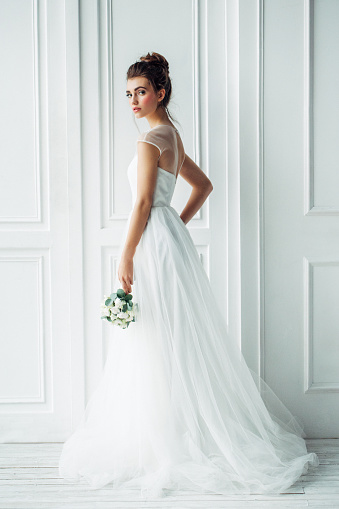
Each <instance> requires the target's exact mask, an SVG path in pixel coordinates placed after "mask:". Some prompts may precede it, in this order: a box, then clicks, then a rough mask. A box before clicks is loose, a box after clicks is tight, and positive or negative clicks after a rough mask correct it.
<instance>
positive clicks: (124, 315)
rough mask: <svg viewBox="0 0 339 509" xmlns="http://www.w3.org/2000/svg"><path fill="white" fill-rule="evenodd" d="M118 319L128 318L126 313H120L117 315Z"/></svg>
mask: <svg viewBox="0 0 339 509" xmlns="http://www.w3.org/2000/svg"><path fill="white" fill-rule="evenodd" d="M118 317H119V318H128V313H125V312H123V311H122V312H121V313H119V314H118Z"/></svg>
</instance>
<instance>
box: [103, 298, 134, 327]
mask: <svg viewBox="0 0 339 509" xmlns="http://www.w3.org/2000/svg"><path fill="white" fill-rule="evenodd" d="M136 310H137V304H136V303H135V304H133V302H132V294H131V293H125V292H124V290H123V289H122V288H119V289H118V290H117V291H116V293H111V295H110V296H109V297H108V296H107V295H104V300H103V301H102V303H101V313H102V316H101V318H102V319H106V320H107V321H108V322H111V323H112V324H113V325H117V326H118V327H120V328H121V329H127V327H128V326H129V324H130V323H131V322H135V315H136Z"/></svg>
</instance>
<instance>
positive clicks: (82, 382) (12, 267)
mask: <svg viewBox="0 0 339 509" xmlns="http://www.w3.org/2000/svg"><path fill="white" fill-rule="evenodd" d="M328 2H329V3H327V4H326V5H331V9H335V8H336V7H335V6H336V5H337V4H336V3H335V1H334V2H333V1H332V2H331V0H328ZM162 3H163V4H164V6H165V7H166V12H167V15H166V18H165V19H164V18H163V14H161V13H162V12H163V9H161V4H162ZM314 4H315V7H316V8H315V20H316V23H317V24H316V25H315V26H316V30H315V31H314V32H313V31H311V32H310V33H311V34H312V38H313V34H314V38H315V48H316V52H315V55H316V56H317V55H323V48H327V53H326V55H327V56H328V54H329V53H331V49H332V50H333V51H335V49H336V48H337V40H336V39H335V34H336V32H338V30H336V28H337V24H336V23H337V22H336V19H338V18H337V17H336V16H335V15H331V16H329V11H328V9H327V8H325V9H324V8H323V6H324V2H320V1H319V0H318V1H317V0H315V2H314ZM308 5H309V4H308V1H307V0H305V3H304V2H303V0H293V1H292V0H290V1H286V0H270V1H268V0H266V1H264V0H257V1H252V0H213V1H212V0H193V1H189V0H184V1H183V0H180V1H179V0H175V1H174V2H172V3H171V9H168V3H167V2H166V3H165V2H164V1H163V0H161V1H159V0H157V1H156V0H152V1H151V0H147V2H146V7H147V8H146V7H145V2H144V3H143V4H141V5H140V2H137V1H136V0H133V1H131V2H128V3H125V2H120V1H118V0H98V1H96V0H81V2H77V1H76V0H67V1H65V0H64V1H62V0H48V1H43V0H32V1H27V0H3V1H2V2H1V4H0V9H1V12H0V14H1V15H0V19H1V24H2V25H4V24H6V27H7V28H6V29H4V28H3V26H2V29H1V30H0V34H1V35H0V37H1V41H0V42H1V44H0V48H1V49H0V55H1V64H2V69H3V70H4V72H3V78H2V80H1V81H2V82H1V87H2V94H1V95H0V100H1V101H2V108H1V110H2V112H4V113H3V114H2V115H1V120H0V129H1V139H2V142H3V148H2V150H1V153H0V165H1V176H2V179H1V182H2V186H1V189H0V197H1V200H0V216H1V217H0V221H1V222H0V228H1V232H0V249H1V252H0V260H1V262H2V263H1V264H0V271H1V274H0V275H1V281H2V285H1V291H0V306H1V307H0V310H1V311H0V314H1V320H0V333H1V346H0V348H1V351H0V398H1V400H0V413H1V423H2V426H1V433H0V440H1V441H44V440H49V441H51V440H63V439H64V438H66V437H67V436H68V435H69V433H70V431H71V429H72V428H74V427H75V426H76V424H77V423H78V421H79V419H80V417H81V414H82V411H83V409H84V405H85V402H86V401H87V400H88V397H89V396H90V394H91V393H92V391H93V390H94V389H95V387H96V384H97V382H98V380H99V377H100V374H101V371H102V367H103V364H104V360H105V356H106V351H107V343H108V341H109V340H110V338H109V328H108V327H107V324H106V323H103V321H102V320H100V316H99V314H100V313H99V303H100V301H101V298H102V296H103V294H104V293H108V292H109V291H110V289H111V283H112V279H113V273H114V272H115V268H116V265H115V264H116V257H117V254H118V248H119V245H120V239H121V234H122V229H123V226H124V224H125V221H126V218H127V214H128V212H129V210H130V205H131V193H130V189H129V184H128V179H127V175H126V170H127V166H128V164H129V162H130V160H131V159H132V157H133V155H134V151H135V139H136V136H137V134H138V130H137V129H136V128H135V126H134V121H133V114H132V113H131V111H130V110H129V107H128V100H127V99H126V97H125V84H126V71H127V68H128V66H129V65H130V64H131V63H133V62H134V61H136V60H137V59H138V58H139V57H140V56H141V55H142V54H145V53H147V51H157V52H159V53H162V54H164V55H165V56H166V58H167V59H168V61H169V63H170V73H171V76H172V79H173V99H172V103H171V105H170V109H171V111H172V112H173V115H174V116H175V117H176V118H177V119H178V120H179V122H180V125H179V130H180V132H181V135H182V138H183V141H184V144H185V147H186V152H187V153H188V154H189V155H190V156H191V157H192V158H193V159H194V160H195V161H196V162H197V164H199V165H200V166H201V168H202V169H203V170H204V171H205V172H206V174H208V176H209V177H210V179H211V180H212V182H213V184H214V191H213V193H212V194H211V195H210V197H209V199H208V200H207V202H206V203H205V204H204V206H203V208H202V210H201V211H199V213H198V214H197V215H196V217H195V218H193V219H192V221H191V222H190V223H189V225H188V227H189V230H190V233H191V235H192V237H193V240H194V242H195V244H196V246H197V250H198V252H199V253H200V256H201V262H202V263H203V265H204V267H205V269H206V272H207V274H208V275H209V277H210V281H211V284H212V286H213V288H214V290H215V294H216V297H217V299H218V303H219V304H218V305H219V306H220V309H222V311H223V313H224V314H225V319H226V321H227V324H228V329H229V333H230V334H232V335H233V336H235V337H236V338H237V339H238V341H239V345H240V346H241V348H242V351H243V353H244V355H245V357H246V360H247V361H248V363H249V365H250V366H251V367H252V368H253V369H255V370H257V371H260V373H261V375H262V376H263V377H264V378H265V380H266V381H267V382H268V383H270V384H271V385H272V388H273V389H274V390H276V392H277V394H278V396H279V397H281V398H282V399H283V400H284V401H285V403H286V404H287V406H289V407H290V408H291V410H293V411H295V413H296V414H297V415H299V416H300V417H302V418H303V419H304V420H305V423H306V430H307V431H308V432H309V434H310V436H334V434H333V433H334V428H333V426H334V425H335V420H334V416H333V414H332V413H331V412H332V410H331V409H332V408H334V406H333V405H334V403H335V402H336V400H335V399H334V398H336V397H337V391H338V380H337V379H336V376H337V373H338V370H337V365H336V364H333V362H334V363H335V362H336V361H334V360H333V359H335V358H337V356H336V354H337V352H336V348H337V347H336V345H337V341H336V337H337V332H338V331H337V329H338V326H337V323H336V318H335V316H336V315H335V305H336V302H337V299H336V293H335V292H336V288H337V287H338V285H336V284H333V286H331V289H330V290H329V282H330V281H336V277H337V272H336V270H337V264H338V261H337V258H336V257H335V253H336V252H337V245H336V240H334V239H337V236H335V233H336V232H335V228H337V227H338V222H337V215H338V212H337V210H338V204H337V203H336V202H333V200H335V199H336V194H335V193H334V194H333V192H332V190H333V188H334V187H335V185H336V180H335V179H336V175H337V173H336V171H335V164H334V161H335V160H336V158H335V156H336V150H337V148H336V147H337V146H338V144H336V143H335V142H334V143H333V144H332V145H329V144H328V141H327V140H328V138H329V137H330V139H332V138H331V136H333V133H335V125H336V124H335V122H336V116H335V111H336V110H335V109H334V110H332V109H331V108H329V109H328V108H327V109H326V105H328V104H334V105H335V104H336V99H335V94H334V89H328V83H329V81H328V80H324V79H322V77H323V76H324V74H327V73H329V72H331V73H335V72H337V70H336V67H335V65H334V61H332V60H331V59H327V60H326V59H324V58H323V57H322V58H321V61H320V59H319V57H317V58H316V60H315V64H316V65H314V72H315V74H314V76H315V77H316V79H314V80H313V75H312V77H311V79H310V80H309V79H308V78H307V77H306V78H305V75H304V65H305V62H306V67H305V69H308V65H310V66H311V67H312V68H313V66H312V65H311V64H312V62H313V60H312V58H313V56H312V55H313V53H312V52H311V53H310V54H311V57H309V53H308V49H307V48H308V46H307V44H306V46H304V40H305V39H304V27H306V33H308V32H307V27H310V26H311V25H310V24H309V23H308V20H309V18H308V10H307V7H308ZM312 5H313V2H312V1H311V3H310V6H311V7H312ZM305 7H306V10H305ZM317 9H318V10H317ZM310 12H311V14H312V12H313V11H312V9H311V10H310ZM331 12H332V11H331ZM136 13H137V15H136ZM332 14H333V13H332ZM310 19H313V18H312V16H311V18H310ZM312 40H313V39H312ZM317 52H318V53H317ZM326 62H327V67H324V66H326ZM330 64H332V65H330ZM320 65H321V66H322V67H320ZM317 66H318V67H317ZM277 70H278V71H279V72H280V74H279V73H278V74H277ZM331 76H332V78H331V79H332V80H335V79H336V78H335V76H336V75H334V74H333V75H331ZM313 82H314V84H315V85H316V88H315V90H316V91H317V94H316V95H314V96H313V95H312V99H309V95H308V91H309V90H311V89H312V87H311V84H312V83H313ZM312 90H313V89H312ZM331 94H332V95H331ZM326 98H329V99H328V100H327V103H325V105H324V103H323V102H322V101H324V100H325V99H326ZM314 100H315V102H314ZM310 101H312V102H310ZM313 104H314V106H315V108H316V109H315V110H314V111H315V112H318V113H317V114H316V116H314V117H310V115H309V112H310V111H311V110H312V108H311V106H310V105H313ZM331 115H332V116H331ZM147 127H148V126H147V125H146V124H142V123H141V122H140V130H143V129H144V128H147ZM324 129H325V130H326V133H327V135H326V136H321V132H323V130H324ZM310 132H312V133H314V136H310V135H309V133H310ZM326 143H327V144H326ZM313 147H314V151H313ZM313 153H314V154H315V155H316V159H315V160H314V165H313V163H312V164H311V163H310V162H309V159H308V156H307V154H313ZM312 157H313V156H312ZM312 161H313V159H312ZM323 168H325V169H326V171H324V170H323ZM304 176H305V178H304ZM303 186H304V187H303ZM308 186H310V187H308ZM291 190H293V192H292V191H291ZM189 191H190V190H189V186H188V185H187V183H186V182H185V181H183V179H180V178H179V180H178V184H177V188H176V190H175V194H174V199H173V202H172V204H173V206H174V207H175V208H177V210H178V211H179V212H180V211H181V209H182V208H183V206H184V203H185V200H186V199H187V198H188V195H189ZM331 193H332V194H331ZM304 196H306V201H305V205H303V203H304V202H303V197H304ZM308 197H309V200H310V201H309V202H308V201H307V200H308ZM312 207H313V208H312ZM319 207H320V208H319ZM306 216H307V217H306ZM305 219H306V221H305ZM303 228H304V230H303V231H304V233H302V234H300V235H299V236H298V233H300V232H301V231H302V229H303ZM291 232H292V233H293V235H291ZM284 233H286V235H284ZM303 235H304V236H305V237H304V238H305V241H303V240H302V239H303ZM296 239H297V240H298V242H296ZM320 239H321V241H322V243H321V246H322V248H321V249H319V245H320ZM306 260H308V261H309V262H306ZM307 263H311V265H312V268H313V272H309V271H308V267H311V266H310V265H307ZM305 264H306V265H305ZM309 274H311V275H313V276H314V277H313V278H312V277H309ZM328 275H329V276H328ZM291 289H292V290H291ZM291 295H292V297H293V298H291ZM310 295H313V296H314V300H313V301H312V303H310V298H309V297H310ZM324 302H326V305H325V306H323V303H324ZM277 311H278V312H277ZM312 320H313V321H312ZM310 324H313V325H314V327H313V325H312V327H313V328H312V327H311V328H310ZM310 331H311V332H310ZM282 345H284V349H282ZM324 352H325V353H324ZM283 356H285V357H284V359H285V358H286V359H294V362H289V363H287V362H286V360H284V362H283V363H282V362H280V361H281V359H282V358H283ZM328 363H330V364H328ZM328 365H330V366H331V369H330V370H327V366H328ZM311 366H312V369H311ZM287 367H288V368H289V369H287ZM313 367H314V369H313ZM325 375H326V376H325ZM326 377H327V378H326ZM305 384H306V385H307V384H308V385H307V387H306V385H305ZM324 384H325V385H324ZM320 390H322V391H325V392H322V393H321V394H320V397H321V398H324V396H325V398H324V399H322V400H321V401H323V403H322V405H323V406H322V416H324V415H326V418H325V419H324V418H323V417H321V416H320V415H319V412H318V411H317V405H318V404H319V400H316V399H315V396H316V397H318V396H319V391H320ZM315 393H316V394H315Z"/></svg>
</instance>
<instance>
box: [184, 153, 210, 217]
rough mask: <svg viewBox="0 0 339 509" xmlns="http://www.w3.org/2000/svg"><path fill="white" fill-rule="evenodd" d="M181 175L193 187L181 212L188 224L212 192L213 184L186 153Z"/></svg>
mask: <svg viewBox="0 0 339 509" xmlns="http://www.w3.org/2000/svg"><path fill="white" fill-rule="evenodd" d="M180 175H181V176H182V177H183V179H185V180H186V181H187V182H188V183H189V184H190V185H191V186H192V187H193V189H192V192H191V195H190V197H189V199H188V202H187V203H186V205H185V208H184V210H183V211H182V212H181V214H180V217H181V219H182V220H183V222H184V223H185V224H187V223H188V221H190V220H191V219H192V217H193V216H194V215H195V214H196V212H197V211H198V210H199V209H200V208H201V206H202V204H203V203H204V202H205V200H206V198H207V197H208V195H209V194H210V193H211V192H212V190H213V185H212V182H211V181H210V179H209V178H208V177H207V176H206V175H205V173H204V172H203V171H202V170H201V169H200V168H199V166H198V165H196V164H195V162H194V161H193V160H192V159H191V158H190V157H189V156H188V155H187V154H185V159H184V162H183V164H182V167H181V170H180Z"/></svg>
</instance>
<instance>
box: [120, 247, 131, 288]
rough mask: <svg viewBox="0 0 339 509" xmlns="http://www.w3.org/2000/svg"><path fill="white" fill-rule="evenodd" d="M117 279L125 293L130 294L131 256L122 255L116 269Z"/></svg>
mask: <svg viewBox="0 0 339 509" xmlns="http://www.w3.org/2000/svg"><path fill="white" fill-rule="evenodd" d="M118 278H119V281H120V283H121V286H122V289H123V290H124V292H125V293H131V292H132V286H131V285H132V284H133V256H129V255H124V254H123V255H122V256H121V259H120V263H119V268H118Z"/></svg>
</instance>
